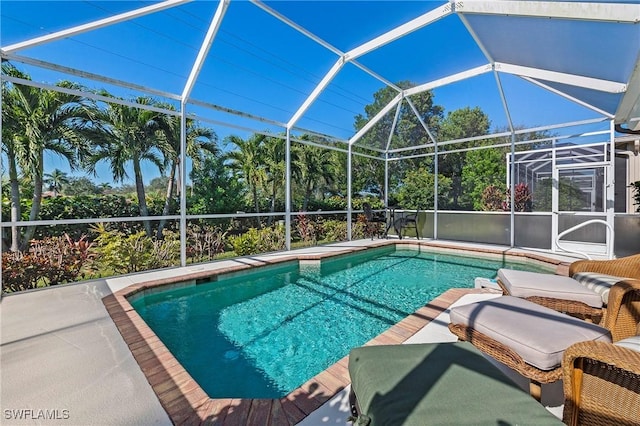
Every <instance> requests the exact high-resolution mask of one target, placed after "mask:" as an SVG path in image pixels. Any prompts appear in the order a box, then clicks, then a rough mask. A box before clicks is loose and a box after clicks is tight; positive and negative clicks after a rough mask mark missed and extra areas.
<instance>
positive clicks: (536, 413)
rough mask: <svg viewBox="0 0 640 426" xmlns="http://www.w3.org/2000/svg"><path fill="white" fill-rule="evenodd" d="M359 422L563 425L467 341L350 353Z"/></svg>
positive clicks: (354, 410)
mask: <svg viewBox="0 0 640 426" xmlns="http://www.w3.org/2000/svg"><path fill="white" fill-rule="evenodd" d="M349 375H350V376H351V394H350V398H349V399H350V406H351V413H352V416H353V417H352V418H353V420H354V426H365V425H371V426H376V425H405V426H410V425H419V426H423V425H425V424H434V425H439V424H456V425H463V424H492V425H496V424H536V425H557V424H562V423H561V422H560V419H558V418H556V417H555V416H553V415H552V414H551V413H550V412H549V411H547V410H546V409H545V408H544V407H543V406H542V405H541V404H539V403H538V402H537V401H536V400H535V399H533V398H531V397H530V396H529V395H528V394H527V393H526V392H523V391H522V389H521V388H520V387H518V386H517V385H516V384H515V383H514V382H513V381H512V380H511V379H509V378H508V377H507V376H506V375H504V373H502V372H501V371H500V370H499V369H498V368H497V367H496V366H495V365H494V364H492V363H491V362H490V361H489V360H488V359H487V358H485V357H484V356H482V354H481V353H480V352H479V351H478V350H477V349H476V348H474V347H473V345H470V344H469V343H466V342H459V343H435V344H407V345H381V346H364V347H359V348H354V349H352V350H351V352H350V354H349Z"/></svg>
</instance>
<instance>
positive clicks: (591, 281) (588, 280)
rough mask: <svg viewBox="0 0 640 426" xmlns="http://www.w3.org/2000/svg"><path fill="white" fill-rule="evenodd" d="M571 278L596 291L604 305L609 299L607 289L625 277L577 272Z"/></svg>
mask: <svg viewBox="0 0 640 426" xmlns="http://www.w3.org/2000/svg"><path fill="white" fill-rule="evenodd" d="M572 278H573V279H574V280H576V281H578V282H579V283H580V284H582V285H583V286H584V287H586V288H588V289H589V290H591V291H595V292H596V293H598V294H599V295H600V297H601V298H602V303H604V304H605V305H606V304H607V301H608V300H609V290H611V287H613V286H614V285H615V284H616V283H617V282H619V281H622V280H625V279H626V278H623V277H616V276H614V275H606V274H598V273H596V272H578V273H576V274H573V277H572Z"/></svg>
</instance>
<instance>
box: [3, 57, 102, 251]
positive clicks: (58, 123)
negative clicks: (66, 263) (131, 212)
mask: <svg viewBox="0 0 640 426" xmlns="http://www.w3.org/2000/svg"><path fill="white" fill-rule="evenodd" d="M2 68H3V72H4V73H5V74H7V75H11V76H14V77H18V78H22V79H25V80H29V79H30V78H29V76H28V75H27V74H25V73H22V72H20V71H18V70H17V69H16V68H15V67H14V66H13V65H11V64H8V63H4V64H2ZM57 85H58V86H59V87H61V88H66V89H80V86H79V85H77V84H75V83H71V82H68V81H63V82H60V83H58V84H57ZM2 90H3V93H2V99H3V102H4V105H3V108H2V121H3V130H2V133H3V134H2V136H3V145H2V150H3V151H4V153H5V154H6V155H7V160H8V161H7V162H8V169H9V179H10V182H11V183H10V185H11V220H13V221H17V220H20V214H21V213H20V188H19V184H18V169H19V170H20V171H21V172H22V174H23V175H24V176H25V177H28V178H30V179H31V180H32V182H33V189H34V190H33V198H32V203H31V211H30V213H29V220H31V221H33V220H36V219H37V218H38V215H39V213H40V206H41V202H42V185H43V177H44V174H43V169H44V153H45V151H49V152H51V153H54V154H56V155H58V156H59V157H61V158H64V159H65V160H67V161H68V163H69V166H70V168H71V170H75V169H76V167H77V166H78V160H79V159H80V158H82V157H83V156H84V155H86V153H87V152H88V138H87V134H88V129H90V128H91V127H92V125H93V122H94V120H95V116H96V108H95V104H94V103H93V102H91V101H90V100H88V99H86V98H83V97H81V96H78V95H74V94H69V93H61V92H58V91H56V90H48V89H38V88H35V87H32V86H27V85H21V84H7V83H3V87H2ZM34 232H35V226H29V227H27V228H26V230H25V232H24V235H23V236H22V238H20V235H19V232H18V230H17V229H12V242H11V249H12V250H25V249H26V248H27V246H28V244H29V241H30V240H31V238H32V237H33V234H34Z"/></svg>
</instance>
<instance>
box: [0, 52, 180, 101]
mask: <svg viewBox="0 0 640 426" xmlns="http://www.w3.org/2000/svg"><path fill="white" fill-rule="evenodd" d="M0 56H1V57H2V58H3V59H6V60H8V61H14V62H20V63H23V64H27V65H34V66H36V67H40V68H43V69H48V70H51V71H56V72H61V73H64V74H69V75H74V76H76V77H80V78H86V79H89V80H94V81H99V82H102V83H107V84H111V85H113V86H118V87H122V88H125V89H129V90H130V89H133V90H138V91H140V92H142V93H145V94H152V95H157V96H161V97H163V98H166V99H173V100H176V101H179V100H180V95H178V94H175V93H170V92H166V91H163V90H157V89H153V88H151V87H147V86H141V85H139V84H135V83H131V82H128V81H123V80H118V79H115V78H111V77H105V76H103V75H100V74H95V73H92V72H88V71H81V70H78V69H75V68H71V67H66V66H63V65H58V64H54V63H51V62H47V61H43V60H40V59H34V58H29V57H27V56H22V55H14V54H4V53H3V54H0Z"/></svg>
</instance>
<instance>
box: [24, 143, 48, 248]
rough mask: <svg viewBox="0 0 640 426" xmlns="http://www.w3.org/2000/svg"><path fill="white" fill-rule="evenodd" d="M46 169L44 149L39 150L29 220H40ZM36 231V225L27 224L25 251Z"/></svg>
mask: <svg viewBox="0 0 640 426" xmlns="http://www.w3.org/2000/svg"><path fill="white" fill-rule="evenodd" d="M43 169H44V151H43V150H40V151H39V152H38V157H37V158H36V160H35V164H34V165H33V171H34V173H33V198H32V200H31V211H30V212H29V220H30V221H33V220H38V215H39V214H40V205H41V204H42V185H43V181H42V176H43ZM35 232H36V227H35V226H27V229H26V231H25V233H24V239H23V240H22V243H21V245H20V250H22V251H25V250H27V249H28V248H29V242H30V241H31V239H32V238H33V235H34V234H35Z"/></svg>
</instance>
